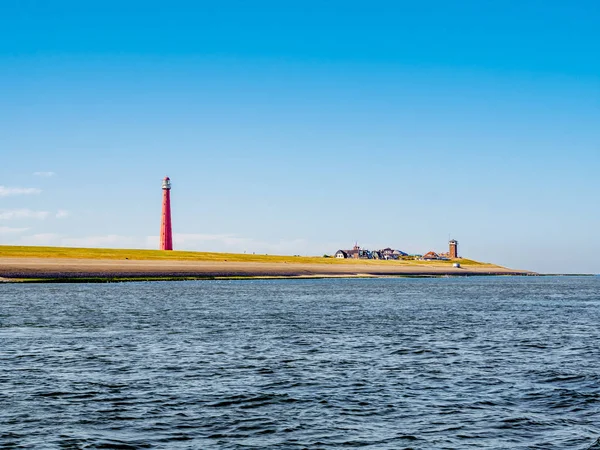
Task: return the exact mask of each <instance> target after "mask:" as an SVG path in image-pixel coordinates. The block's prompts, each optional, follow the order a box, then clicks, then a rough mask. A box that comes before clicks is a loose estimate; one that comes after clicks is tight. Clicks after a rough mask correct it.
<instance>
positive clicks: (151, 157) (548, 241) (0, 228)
mask: <svg viewBox="0 0 600 450" xmlns="http://www.w3.org/2000/svg"><path fill="white" fill-rule="evenodd" d="M598 23H600V5H599V4H598V2H596V1H591V0H590V1H571V2H567V1H562V0H561V1H549V0H546V1H531V0H524V1H505V2H492V1H482V0H477V1H475V0H474V1H460V2H447V1H429V2H415V1H411V2H404V1H389V2H378V1H375V2H351V1H325V0H323V1H302V2H300V1H298V2H296V1H290V2H282V1H253V2H249V1H227V0H225V1H211V2H207V1H195V2H180V1H170V2H164V1H163V2H153V1H143V2H141V1H119V2H116V1H111V0H104V1H90V2H82V1H60V0H55V1H51V2H48V1H33V0H28V1H25V0H4V1H2V2H1V3H0V106H1V107H0V153H1V164H0V186H2V187H1V188H0V242H1V243H5V244H21V243H27V244H40V245H41V244H53V245H84V246H85V245H89V246H101V247H111V246H113V247H151V248H153V247H156V246H157V245H158V244H157V243H158V237H157V236H158V231H159V225H160V200H161V198H160V196H161V189H160V185H161V179H162V177H164V176H165V175H168V176H170V177H171V179H172V180H173V191H172V195H173V221H174V231H175V233H176V235H175V245H176V247H177V248H178V249H197V250H218V251H247V252H253V251H254V252H257V253H259V252H260V253H286V254H319V255H320V254H323V253H333V252H335V251H336V250H337V249H338V248H349V247H351V246H352V245H353V243H354V241H355V240H357V241H358V242H359V244H361V245H363V246H365V247H367V248H380V247H384V246H391V247H394V248H399V249H401V250H404V251H407V252H415V253H424V252H426V251H429V250H432V249H433V250H438V251H441V250H445V249H446V248H447V240H448V235H449V233H451V236H452V237H453V238H456V239H457V240H458V241H459V242H460V253H461V254H462V255H463V256H466V257H471V258H475V259H480V260H484V261H492V262H497V263H500V264H504V265H508V266H511V267H515V268H525V269H532V270H538V271H550V272H594V273H599V272H600V239H599V238H598V234H599V231H600V208H598V198H599V196H600V181H599V180H600V177H599V172H600V57H599V55H600V31H599V30H600V27H598Z"/></svg>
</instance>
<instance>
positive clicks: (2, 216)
mask: <svg viewBox="0 0 600 450" xmlns="http://www.w3.org/2000/svg"><path fill="white" fill-rule="evenodd" d="M49 214H50V213H49V212H48V211H33V210H31V209H3V210H0V220H16V219H37V220H44V219H46V218H47V217H48V215H49Z"/></svg>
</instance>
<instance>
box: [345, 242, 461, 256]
mask: <svg viewBox="0 0 600 450" xmlns="http://www.w3.org/2000/svg"><path fill="white" fill-rule="evenodd" d="M448 246H449V249H448V251H447V252H443V253H436V252H434V251H430V252H427V253H425V254H424V255H409V254H408V253H405V252H403V251H401V250H394V249H392V248H390V247H388V248H384V249H382V250H367V249H364V248H360V247H359V246H358V243H357V244H355V245H354V247H353V248H352V250H338V251H337V252H335V257H336V258H339V259H345V258H350V259H383V260H398V259H417V260H425V261H432V260H451V259H457V258H459V256H458V241H456V240H455V239H452V240H450V241H449V242H448Z"/></svg>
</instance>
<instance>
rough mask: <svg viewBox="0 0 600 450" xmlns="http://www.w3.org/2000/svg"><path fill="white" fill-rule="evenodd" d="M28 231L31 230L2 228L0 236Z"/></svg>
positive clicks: (0, 228)
mask: <svg viewBox="0 0 600 450" xmlns="http://www.w3.org/2000/svg"><path fill="white" fill-rule="evenodd" d="M27 230H29V228H12V227H0V234H12V233H15V234H16V233H23V232H24V231H27Z"/></svg>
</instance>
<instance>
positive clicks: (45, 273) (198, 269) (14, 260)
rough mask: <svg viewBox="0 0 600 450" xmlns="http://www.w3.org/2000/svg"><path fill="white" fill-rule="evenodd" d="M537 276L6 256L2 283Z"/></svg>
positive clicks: (387, 265) (481, 268)
mask: <svg viewBox="0 0 600 450" xmlns="http://www.w3.org/2000/svg"><path fill="white" fill-rule="evenodd" d="M482 275H486V276H489V275H492V276H501V275H505V276H506V275H513V276H527V275H537V274H536V273H534V272H529V271H524V270H513V269H507V268H504V267H499V266H493V265H473V266H467V267H461V268H455V267H452V266H449V265H445V266H443V265H439V264H435V263H421V264H418V263H416V262H415V264H394V263H393V262H383V263H373V262H371V261H369V262H361V261H351V262H350V263H344V262H339V263H337V262H336V264H320V263H313V262H309V263H304V262H298V263H296V262H289V263H288V262H287V261H286V262H253V261H247V262H246V261H244V262H240V261H237V262H228V261H201V260H199V261H189V260H184V261H178V260H132V259H128V260H117V259H83V258H52V257H50V258H35V257H33V258H26V257H0V281H2V282H29V283H44V282H46V283H52V282H82V283H86V282H87V283H91V282H125V281H175V280H217V279H227V280H233V279H314V278H374V277H375V278H381V277H411V278H412V277H450V276H451V277H455V276H482Z"/></svg>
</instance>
